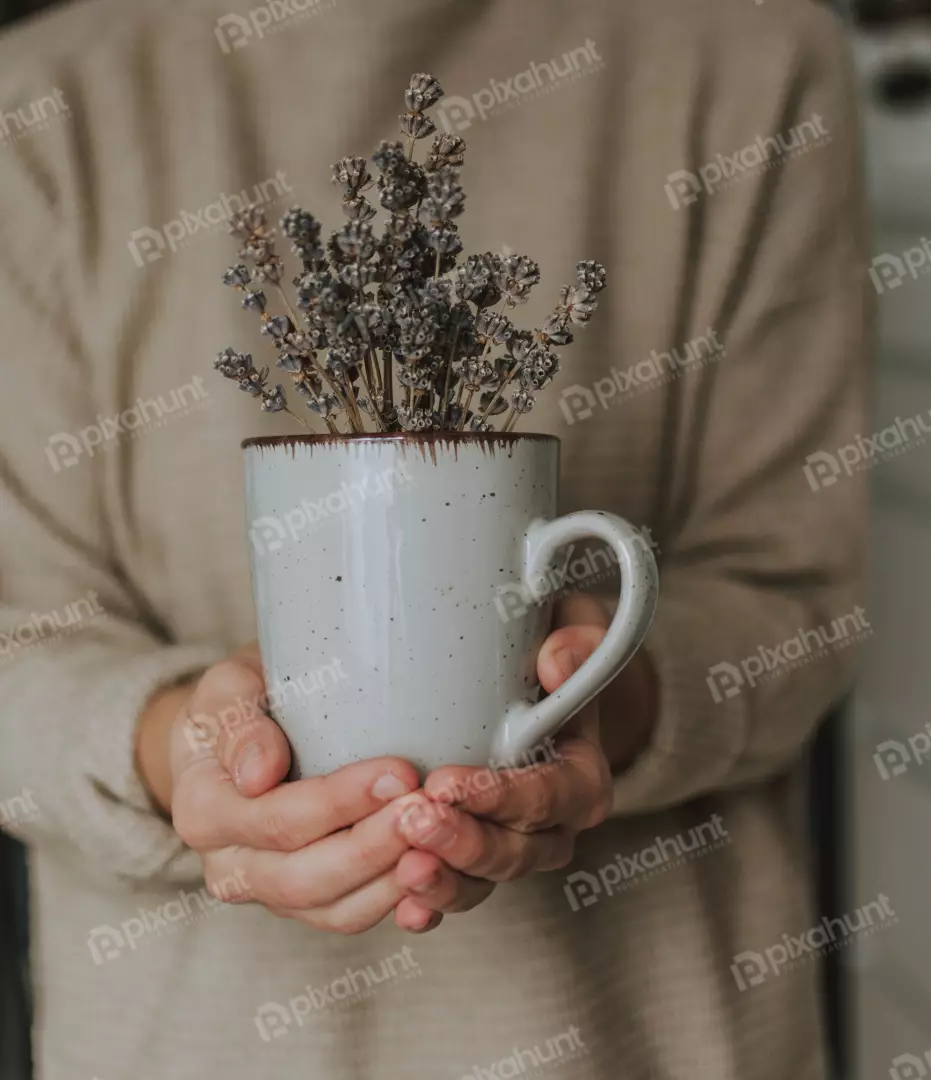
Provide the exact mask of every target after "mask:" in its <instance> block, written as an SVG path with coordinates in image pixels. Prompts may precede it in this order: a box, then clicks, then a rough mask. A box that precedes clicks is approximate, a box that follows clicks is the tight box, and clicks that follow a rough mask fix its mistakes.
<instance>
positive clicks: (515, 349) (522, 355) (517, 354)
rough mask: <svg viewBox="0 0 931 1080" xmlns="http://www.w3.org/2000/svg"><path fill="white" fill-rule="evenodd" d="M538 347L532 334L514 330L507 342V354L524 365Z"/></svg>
mask: <svg viewBox="0 0 931 1080" xmlns="http://www.w3.org/2000/svg"><path fill="white" fill-rule="evenodd" d="M541 347H542V346H540V345H538V344H537V342H536V339H535V338H534V336H533V334H532V333H531V332H530V331H529V330H516V331H515V332H514V333H513V334H512V335H511V337H510V339H509V340H508V352H509V353H510V355H511V356H513V357H514V359H515V360H516V361H517V362H518V363H519V364H522V363H524V362H525V361H526V360H527V359H528V358H529V357H530V356H531V354H532V352H533V350H534V349H536V348H541Z"/></svg>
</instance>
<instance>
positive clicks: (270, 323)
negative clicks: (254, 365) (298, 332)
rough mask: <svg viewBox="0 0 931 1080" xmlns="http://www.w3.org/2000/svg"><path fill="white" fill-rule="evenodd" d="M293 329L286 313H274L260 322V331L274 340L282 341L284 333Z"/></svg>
mask: <svg viewBox="0 0 931 1080" xmlns="http://www.w3.org/2000/svg"><path fill="white" fill-rule="evenodd" d="M293 329H294V323H292V322H291V320H290V319H289V318H288V317H287V316H286V315H275V316H273V317H272V318H271V319H266V320H265V321H264V322H263V323H262V329H261V331H260V333H262V334H264V335H265V336H266V337H270V338H271V339H272V340H273V341H274V342H276V343H280V342H283V341H284V339H285V337H286V335H288V334H290V333H291V332H292V330H293Z"/></svg>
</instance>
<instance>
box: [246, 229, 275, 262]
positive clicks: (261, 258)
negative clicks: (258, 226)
mask: <svg viewBox="0 0 931 1080" xmlns="http://www.w3.org/2000/svg"><path fill="white" fill-rule="evenodd" d="M239 257H240V259H249V260H251V261H252V262H255V263H266V262H268V261H269V260H271V259H274V258H275V244H274V241H273V240H272V238H271V237H270V236H253V237H250V238H249V239H248V240H247V241H246V242H245V244H243V246H242V247H241V248H240V249H239Z"/></svg>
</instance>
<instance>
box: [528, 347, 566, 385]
mask: <svg viewBox="0 0 931 1080" xmlns="http://www.w3.org/2000/svg"><path fill="white" fill-rule="evenodd" d="M558 372H559V358H558V357H557V356H556V354H555V353H551V352H547V351H546V349H543V348H540V352H539V353H537V354H535V355H534V359H533V361H532V362H531V363H527V364H524V365H523V367H522V368H521V369H520V372H519V373H518V378H519V380H520V385H521V386H522V387H523V388H524V389H525V390H542V389H544V387H547V386H549V384H550V383H551V382H552V381H553V378H554V376H555V375H556V374H557V373H558Z"/></svg>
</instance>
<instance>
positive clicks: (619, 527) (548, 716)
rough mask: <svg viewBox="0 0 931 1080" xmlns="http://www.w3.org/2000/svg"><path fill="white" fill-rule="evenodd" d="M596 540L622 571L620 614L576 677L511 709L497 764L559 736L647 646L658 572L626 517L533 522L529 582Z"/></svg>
mask: <svg viewBox="0 0 931 1080" xmlns="http://www.w3.org/2000/svg"><path fill="white" fill-rule="evenodd" d="M586 537H597V538H599V539H601V540H604V541H605V542H606V543H608V544H609V545H610V546H611V548H612V549H613V551H614V554H615V555H616V556H617V560H618V565H619V566H620V570H621V595H620V602H619V604H618V608H617V611H616V612H615V615H614V618H613V619H612V621H611V625H610V626H609V627H608V630H607V633H606V634H605V636H604V639H603V641H602V642H601V644H600V645H599V646H598V648H597V649H596V650H595V651H594V652H593V653H592V655H591V656H590V657H589V658H588V659H587V660H586V661H585V663H584V664H583V665H582V666H581V667H580V668H579V670H578V671H576V672H575V673H574V674H573V675H570V676H569V678H568V679H567V680H566V681H565V682H564V683H563V684H562V686H560V687H559V688H558V689H557V690H554V691H553V693H552V694H550V695H548V696H547V697H545V698H543V699H542V700H541V701H538V702H536V703H535V704H534V703H531V702H529V701H517V702H514V704H513V705H510V706H509V707H508V710H507V712H506V713H505V715H504V719H503V720H502V721H501V723H500V724H499V725H498V730H497V731H496V732H495V736H494V739H493V740H492V754H493V757H494V759H495V760H496V761H500V762H509V761H514V760H516V759H518V758H520V757H522V756H523V755H526V754H528V753H529V752H530V751H531V750H533V749H534V747H536V746H538V745H539V744H540V742H541V741H542V740H543V739H544V738H545V737H546V736H548V735H554V734H555V733H556V732H557V731H558V730H559V729H560V728H561V727H562V726H563V724H565V723H566V721H567V720H570V719H571V718H572V717H573V716H575V714H576V713H577V712H578V711H579V709H581V708H582V707H583V706H584V705H587V704H588V702H589V701H591V700H592V698H593V697H595V695H596V694H597V693H598V692H599V691H601V690H602V689H604V687H605V686H606V685H607V684H608V683H609V682H610V681H611V680H612V679H613V678H614V677H615V675H617V673H618V672H619V671H620V670H621V668H623V667H624V665H625V664H626V663H627V662H628V660H630V658H631V657H632V656H633V655H634V653H635V652H636V651H637V649H638V647H639V646H640V643H641V642H642V641H643V638H644V636H645V635H646V632H647V630H648V629H649V628H650V623H651V622H652V621H653V613H654V612H655V610H656V598H657V592H658V583H659V573H658V571H657V568H656V560H655V559H654V558H653V552H652V551H651V550H650V546H649V544H648V543H647V541H646V539H645V537H644V536H643V535H642V534H641V533H639V532H638V531H637V530H636V529H635V528H634V527H633V526H632V525H630V524H628V523H627V522H626V521H625V520H624V519H623V518H620V517H617V516H616V515H615V514H606V513H604V512H602V511H600V510H583V511H579V512H578V513H574V514H566V516H565V517H560V518H555V519H554V520H552V521H543V520H537V521H533V522H531V524H530V526H529V527H528V529H527V532H526V534H525V541H524V578H525V582H530V581H532V580H533V579H534V578H536V577H537V576H538V575H539V574H541V573H542V572H543V571H545V570H546V569H547V567H548V566H549V565H550V563H551V562H552V561H553V557H554V556H555V554H556V552H557V550H558V549H559V548H561V547H564V546H565V545H566V544H571V543H572V542H573V541H575V540H582V539H585V538H586Z"/></svg>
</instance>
